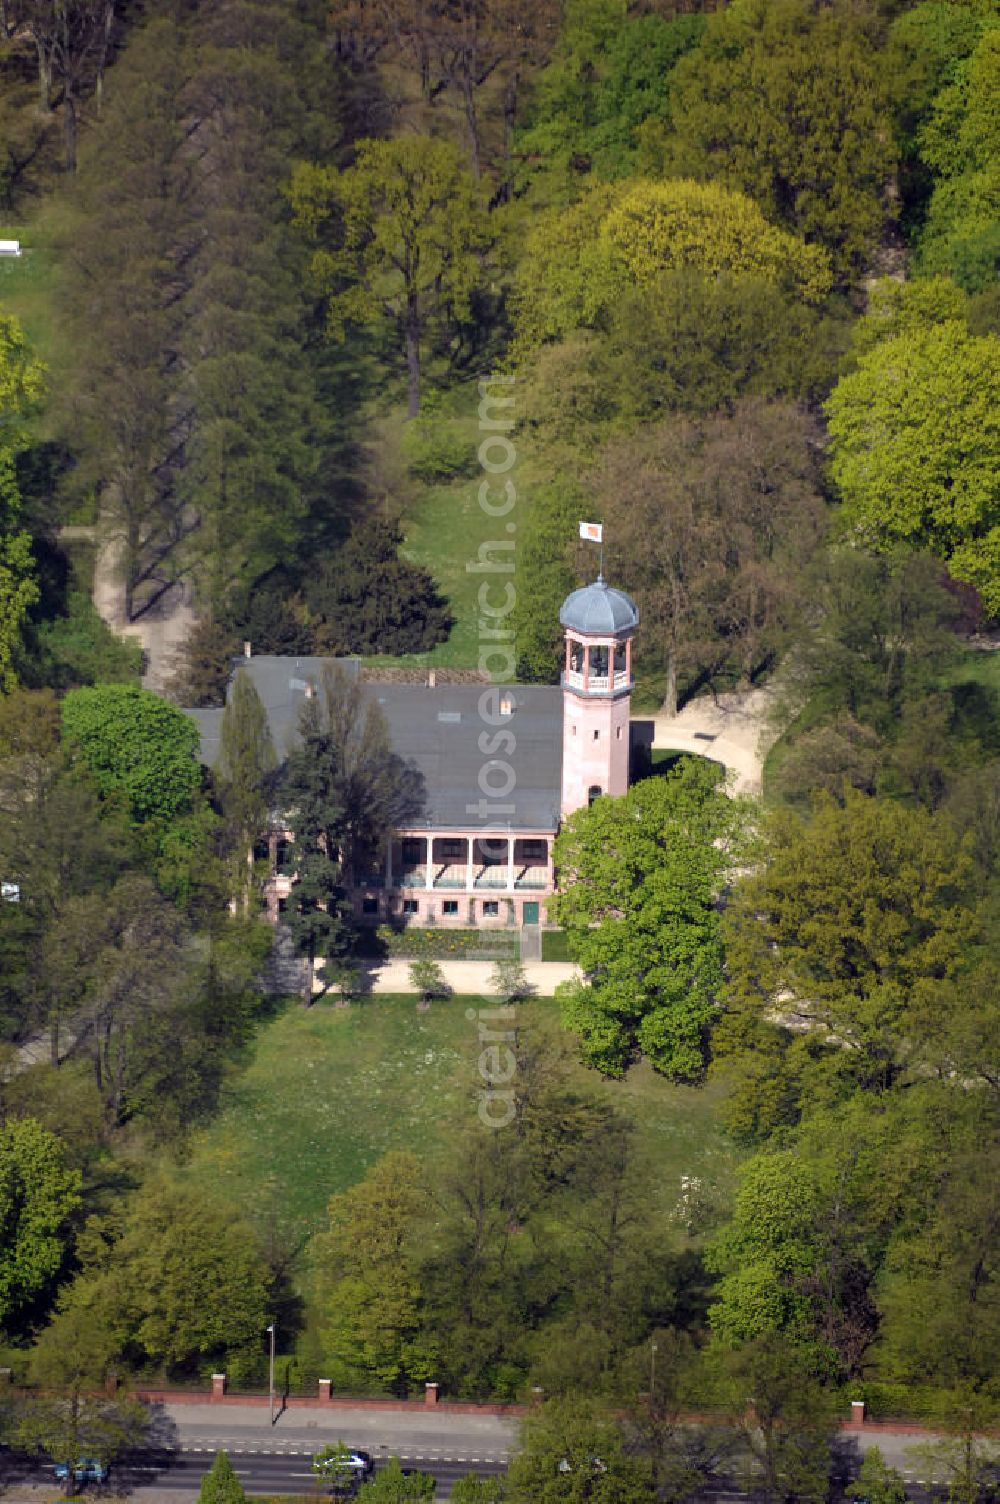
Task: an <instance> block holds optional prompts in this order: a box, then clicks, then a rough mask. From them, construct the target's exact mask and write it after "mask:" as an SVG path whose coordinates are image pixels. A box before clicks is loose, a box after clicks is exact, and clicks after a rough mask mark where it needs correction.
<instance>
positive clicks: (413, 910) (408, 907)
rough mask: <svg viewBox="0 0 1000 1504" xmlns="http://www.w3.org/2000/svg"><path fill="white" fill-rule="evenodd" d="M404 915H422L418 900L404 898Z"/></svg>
mask: <svg viewBox="0 0 1000 1504" xmlns="http://www.w3.org/2000/svg"><path fill="white" fill-rule="evenodd" d="M403 913H404V914H419V913H420V905H419V903H418V902H417V900H416V899H415V898H404V899H403Z"/></svg>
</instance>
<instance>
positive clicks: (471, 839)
mask: <svg viewBox="0 0 1000 1504" xmlns="http://www.w3.org/2000/svg"><path fill="white" fill-rule="evenodd" d="M475 844H476V838H475V836H466V838H465V845H466V853H465V891H466V893H471V892H472V891H473V888H472V876H473V872H472V850H473V847H474V846H475Z"/></svg>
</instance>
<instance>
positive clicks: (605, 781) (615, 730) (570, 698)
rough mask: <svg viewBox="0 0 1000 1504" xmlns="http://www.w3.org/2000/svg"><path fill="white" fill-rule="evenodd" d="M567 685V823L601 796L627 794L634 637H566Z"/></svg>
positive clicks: (576, 632)
mask: <svg viewBox="0 0 1000 1504" xmlns="http://www.w3.org/2000/svg"><path fill="white" fill-rule="evenodd" d="M562 683H563V775H562V805H561V808H562V815H563V819H565V818H566V816H567V815H571V814H572V813H573V811H574V810H578V809H582V808H583V807H584V805H587V804H590V803H592V802H593V800H594V799H596V798H598V797H599V796H600V795H603V794H610V795H612V796H618V795H620V794H624V793H625V792H626V790H627V789H628V771H629V722H630V719H631V707H632V640H631V636H626V635H624V634H621V633H620V634H618V635H617V636H615V637H607V636H601V637H598V636H592V635H591V634H589V633H584V632H582V631H579V630H568V631H567V633H566V663H565V668H564V670H563V676H562Z"/></svg>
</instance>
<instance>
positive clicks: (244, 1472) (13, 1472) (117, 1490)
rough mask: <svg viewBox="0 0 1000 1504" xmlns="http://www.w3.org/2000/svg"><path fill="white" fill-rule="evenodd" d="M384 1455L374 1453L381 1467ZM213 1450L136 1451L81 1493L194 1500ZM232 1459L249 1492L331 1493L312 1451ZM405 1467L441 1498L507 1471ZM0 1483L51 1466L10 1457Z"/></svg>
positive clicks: (37, 1477) (434, 1461)
mask: <svg viewBox="0 0 1000 1504" xmlns="http://www.w3.org/2000/svg"><path fill="white" fill-rule="evenodd" d="M382 1451H383V1456H382V1457H380V1456H379V1455H378V1453H373V1454H372V1456H373V1460H374V1462H375V1467H376V1470H377V1469H378V1468H379V1467H380V1466H381V1464H382V1462H383V1461H384V1459H385V1457H386V1456H388V1451H387V1449H385V1448H383V1449H382ZM214 1455H215V1453H214V1451H180V1452H153V1451H144V1452H136V1453H135V1454H134V1455H132V1456H131V1457H123V1458H121V1459H119V1461H118V1462H117V1463H116V1464H115V1465H114V1467H113V1469H112V1471H111V1475H110V1477H109V1479H108V1484H107V1488H105V1489H98V1488H94V1487H87V1488H85V1489H84V1490H83V1491H82V1493H81V1494H80V1495H78V1497H79V1498H80V1500H81V1501H83V1504H86V1501H88V1500H92V1501H95V1504H96V1501H97V1500H99V1499H101V1498H102V1497H106V1496H107V1495H108V1494H119V1495H120V1494H122V1493H128V1494H130V1495H131V1497H132V1498H133V1499H136V1500H139V1501H142V1500H152V1499H160V1498H161V1497H163V1496H166V1495H169V1494H176V1495H179V1496H184V1497H187V1498H191V1497H192V1496H193V1495H195V1494H197V1492H198V1489H199V1486H200V1484H201V1479H202V1475H203V1474H204V1473H206V1472H207V1471H208V1469H209V1468H210V1467H211V1465H212V1459H213V1457H214ZM229 1457H230V1461H231V1462H232V1464H233V1468H234V1470H235V1472H236V1475H237V1477H238V1478H239V1479H240V1481H241V1482H242V1484H243V1487H244V1488H245V1489H246V1491H247V1493H249V1494H300V1495H301V1494H305V1495H309V1494H314V1495H315V1496H316V1498H317V1500H322V1499H324V1498H325V1497H326V1496H325V1495H324V1494H323V1492H322V1490H321V1489H319V1488H318V1487H317V1484H316V1479H315V1476H314V1474H313V1472H312V1469H311V1467H310V1460H311V1457H312V1453H311V1452H308V1451H304V1452H293V1451H282V1452H267V1451H263V1450H260V1451H258V1450H251V1451H240V1450H238V1449H237V1448H235V1447H234V1448H231V1449H230V1450H229ZM400 1461H401V1462H402V1464H403V1466H404V1467H412V1468H419V1469H420V1471H421V1472H428V1473H431V1474H432V1475H433V1477H434V1478H435V1479H436V1480H437V1499H438V1501H446V1500H447V1499H448V1498H449V1497H450V1495H451V1485H452V1484H453V1483H454V1482H455V1481H456V1479H458V1478H464V1477H465V1475H466V1474H467V1473H473V1472H475V1473H502V1472H504V1471H505V1470H506V1464H505V1463H503V1462H498V1461H495V1460H489V1461H483V1460H482V1459H477V1458H471V1457H470V1458H466V1457H440V1456H434V1457H405V1456H404V1457H401V1458H400ZM0 1482H2V1483H3V1485H4V1486H5V1488H6V1487H10V1486H11V1485H13V1486H14V1491H16V1487H17V1485H21V1486H22V1487H24V1486H25V1485H27V1486H28V1487H29V1488H30V1487H31V1486H32V1485H38V1484H41V1485H46V1484H47V1485H48V1486H49V1489H50V1490H51V1488H52V1483H53V1479H52V1469H51V1467H49V1468H46V1467H45V1466H43V1465H39V1464H38V1463H34V1462H29V1461H27V1460H26V1459H18V1458H11V1459H9V1461H8V1462H7V1464H6V1465H5V1466H4V1468H3V1469H2V1471H0Z"/></svg>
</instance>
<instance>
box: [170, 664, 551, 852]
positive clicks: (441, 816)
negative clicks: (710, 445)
mask: <svg viewBox="0 0 1000 1504" xmlns="http://www.w3.org/2000/svg"><path fill="white" fill-rule="evenodd" d="M333 661H334V660H333V659H329V658H277V657H271V656H268V655H264V654H261V655H259V656H257V657H254V658H249V659H242V658H241V659H240V660H239V661H238V664H237V667H239V668H243V669H246V670H247V671H248V672H249V673H250V675H251V677H252V679H253V681H254V685H255V686H256V689H257V693H258V694H259V695H260V697H261V700H262V701H263V703H264V707H265V709H266V710H267V715H268V722H269V725H270V727H271V736H272V738H273V740H274V745H275V748H276V750H277V752H278V755H279V757H281V758H284V757H285V756H287V754H288V752H289V751H290V750H291V747H292V746H293V745H294V742H295V736H296V728H297V725H298V715H299V708H300V706H301V705H302V703H303V701H304V700H305V697H306V684H307V683H308V682H309V681H312V682H313V683H314V684H316V685H319V684H320V683H321V680H322V676H323V669H324V667H325V665H326V664H328V663H332V662H333ZM337 661H338V662H339V663H340V664H341V665H342V667H344V668H346V669H347V670H348V671H349V672H352V673H357V672H358V668H359V665H358V661H357V659H354V658H347V659H343V658H342V659H339V660H337ZM484 692H486V693H487V694H489V695H490V705H488V706H487V712H488V713H491V710H492V708H493V707H495V701H494V700H493V696H494V695H495V694H500V695H509V696H510V697H511V698H512V700H513V702H514V711H513V714H512V715H511V716H510V717H502V718H501V719H500V722H499V725H494V724H493V723H492V722H491V721H487V720H484V719H483V717H482V716H481V714H480V709H479V702H480V697H481V696H482V695H483V693H484ZM368 693H369V694H371V695H372V697H373V698H374V699H375V700H377V701H378V703H379V705H380V706H381V708H382V711H383V714H384V715H385V718H386V721H387V722H388V725H389V733H390V736H391V738H392V745H393V749H394V750H395V751H396V752H397V753H398V754H399V756H400V757H402V758H404V759H405V760H406V761H409V762H412V763H413V764H414V766H415V767H416V768H417V770H418V772H419V773H420V774H421V776H422V778H423V780H424V786H425V790H426V806H425V811H424V816H423V818H422V819H420V820H415V821H414V822H413V825H414V828H426V829H430V830H450V829H456V828H462V827H466V826H467V827H469V828H471V829H480V828H483V827H486V826H489V827H501V828H504V829H506V828H507V827H508V826H509V828H510V829H512V830H538V831H543V830H544V831H548V830H555V829H556V827H557V825H558V823H559V805H560V793H561V785H562V715H563V706H562V691H561V690H560V689H559V688H558V687H557V686H554V685H552V686H550V685H537V684H532V685H527V684H521V685H513V686H511V687H509V688H506V687H501V686H495V685H485V684H441V685H437V686H436V687H434V688H430V687H429V686H427V685H423V684H382V683H377V682H372V683H370V684H369V685H368ZM188 714H189V715H190V716H191V717H192V719H193V720H194V721H195V723H196V725H197V726H198V728H199V731H200V732H201V760H202V762H203V763H205V764H206V766H209V767H211V766H212V765H213V764H214V762H215V760H216V758H217V757H218V753H219V734H220V729H221V724H222V711H221V710H191V711H188ZM508 730H509V731H510V732H511V733H512V734H513V736H514V737H515V743H516V744H515V747H514V750H513V752H511V753H510V754H508V753H507V751H506V748H505V746H501V748H500V750H499V751H497V752H495V753H492V754H491V753H489V752H487V753H484V752H481V751H480V749H479V737H480V736H481V735H483V734H485V735H486V736H487V737H494V736H496V735H497V734H498V733H499V732H500V731H508ZM491 756H493V757H497V758H500V759H502V760H504V761H506V762H509V764H510V766H511V768H512V769H513V771H514V775H515V783H514V787H513V790H512V792H511V793H510V794H509V795H508V796H506V797H503V798H501V796H500V795H499V794H496V795H490V794H488V793H487V794H485V795H484V793H483V790H482V789H481V788H480V786H479V775H480V770H481V769H482V768H483V766H484V765H485V764H486V763H487V762H488V761H490V758H491ZM490 781H491V782H492V783H493V785H494V787H497V788H498V787H500V786H502V777H501V773H500V770H493V773H492V777H491V779H490ZM484 797H485V799H486V801H487V804H488V805H492V806H493V809H492V810H490V809H487V810H486V812H485V813H483V814H480V813H479V812H478V806H479V802H480V800H481V799H483V798H484ZM499 804H505V805H506V804H512V805H513V806H514V808H513V811H511V812H510V813H507V812H504V813H502V814H500V813H498V812H497V810H496V806H497V805H499ZM468 805H472V806H474V807H475V808H474V809H473V811H472V812H469V811H468V810H467V808H466V806H468Z"/></svg>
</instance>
